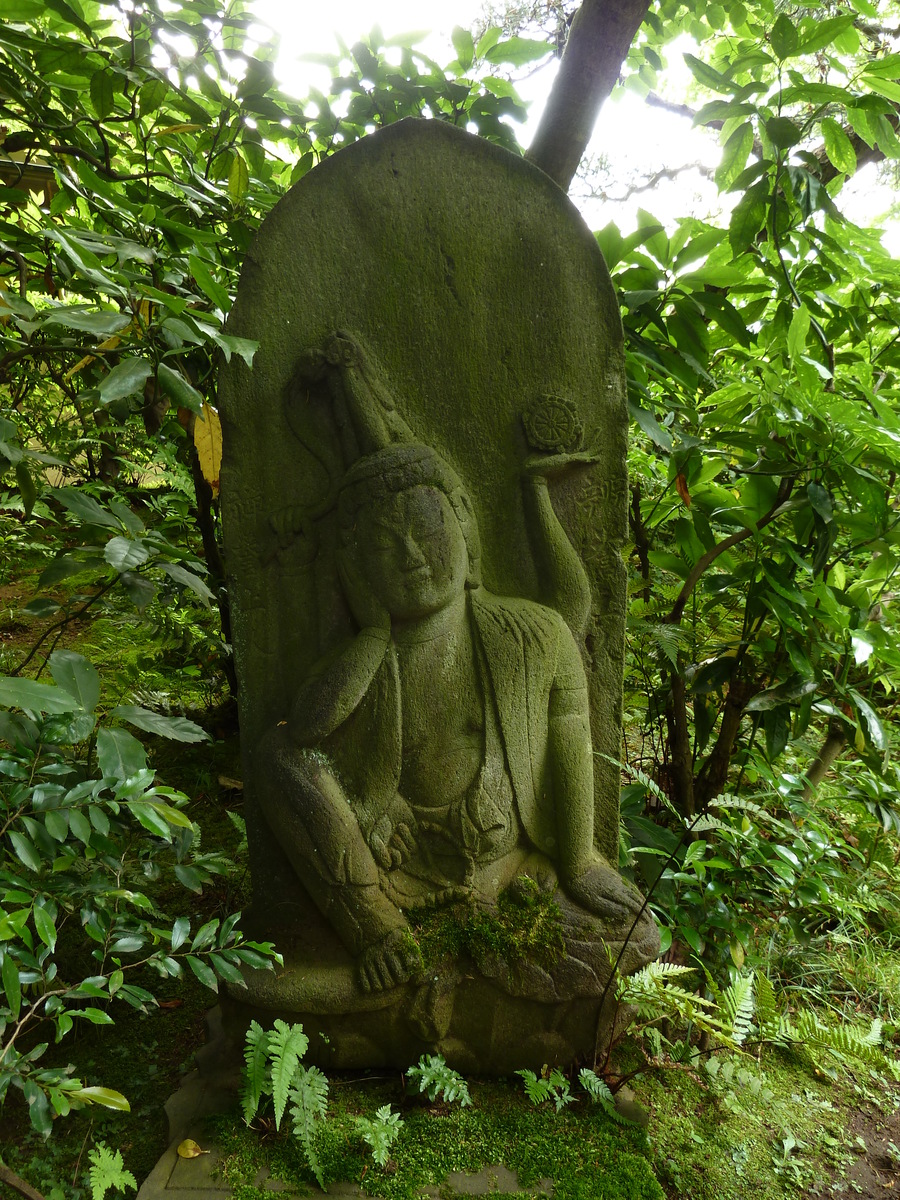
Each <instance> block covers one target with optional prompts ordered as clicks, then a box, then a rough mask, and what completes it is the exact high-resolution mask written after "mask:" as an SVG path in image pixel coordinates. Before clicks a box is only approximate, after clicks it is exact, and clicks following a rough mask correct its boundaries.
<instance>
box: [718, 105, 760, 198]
mask: <svg viewBox="0 0 900 1200" xmlns="http://www.w3.org/2000/svg"><path fill="white" fill-rule="evenodd" d="M752 149H753V126H752V125H751V124H750V122H749V121H747V122H745V123H744V124H743V125H739V126H738V128H737V129H735V131H734V133H732V134H731V136H730V137H729V139H728V141H727V142H726V143H725V145H724V146H723V147H722V161H721V162H720V163H719V165H718V167H717V168H716V183H717V184H718V186H719V188H720V189H721V190H722V191H725V192H727V191H728V189H729V188H730V187H731V185H732V184H733V183H734V181H735V180H736V179H737V177H738V175H740V173H741V171H743V169H744V167H745V166H746V165H747V159H748V158H749V156H750V151H751V150H752Z"/></svg>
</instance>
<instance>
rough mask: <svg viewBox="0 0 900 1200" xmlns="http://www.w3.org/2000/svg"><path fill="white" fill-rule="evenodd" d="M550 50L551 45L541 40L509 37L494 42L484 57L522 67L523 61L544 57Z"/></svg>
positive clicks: (488, 59) (494, 61)
mask: <svg viewBox="0 0 900 1200" xmlns="http://www.w3.org/2000/svg"><path fill="white" fill-rule="evenodd" d="M552 50H553V47H552V46H549V45H548V44H547V43H546V42H543V41H535V40H534V39H532V38H521V37H511V38H507V39H506V40H505V41H502V42H496V43H495V44H494V45H493V46H491V48H490V49H489V50H488V51H487V52H486V53H485V55H484V58H485V60H486V61H487V62H489V63H511V64H512V66H514V67H522V66H524V65H525V63H530V62H535V61H536V60H537V59H539V58H546V57H547V55H548V54H550V53H552Z"/></svg>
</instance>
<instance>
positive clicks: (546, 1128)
mask: <svg viewBox="0 0 900 1200" xmlns="http://www.w3.org/2000/svg"><path fill="white" fill-rule="evenodd" d="M623 1049H624V1062H623V1064H622V1065H623V1066H629V1065H631V1062H630V1060H631V1056H633V1055H634V1053H635V1050H634V1047H629V1046H628V1044H627V1043H626V1045H625V1046H624V1048H623ZM635 1061H636V1060H635ZM740 1068H741V1069H742V1070H747V1071H748V1072H749V1074H750V1075H751V1076H753V1077H756V1078H758V1079H761V1080H762V1081H763V1083H764V1085H765V1088H766V1098H765V1099H764V1100H763V1099H760V1097H759V1096H758V1095H757V1096H754V1095H753V1093H752V1091H751V1090H750V1088H749V1087H748V1086H747V1085H746V1084H742V1083H741V1082H739V1081H738V1078H737V1073H736V1074H735V1076H734V1077H733V1079H732V1080H731V1082H730V1083H728V1084H726V1083H723V1082H722V1081H721V1080H717V1081H711V1080H710V1079H709V1077H708V1075H707V1073H706V1071H705V1070H704V1069H702V1068H701V1069H699V1070H698V1071H693V1070H690V1071H687V1070H681V1069H678V1068H677V1067H672V1068H671V1069H668V1070H662V1071H655V1072H651V1073H648V1074H646V1075H643V1076H640V1077H639V1078H638V1079H637V1080H635V1081H634V1091H635V1096H636V1100H637V1102H638V1103H639V1105H640V1106H641V1107H643V1108H644V1109H645V1111H646V1112H647V1115H648V1117H649V1122H648V1125H647V1128H646V1130H645V1129H644V1128H642V1127H639V1126H635V1125H629V1126H623V1125H620V1124H618V1123H617V1122H615V1121H613V1120H612V1119H610V1117H608V1116H607V1115H606V1114H605V1113H604V1112H603V1110H602V1109H600V1108H599V1107H597V1106H595V1105H593V1104H592V1103H591V1102H590V1101H589V1100H588V1099H587V1097H586V1096H585V1095H584V1094H583V1093H581V1094H579V1098H578V1099H577V1100H576V1101H575V1102H574V1103H573V1104H572V1105H570V1106H569V1107H566V1108H564V1109H563V1110H562V1111H561V1112H556V1111H555V1110H554V1107H553V1105H552V1104H545V1105H543V1106H540V1107H535V1106H533V1105H532V1104H531V1103H530V1102H529V1101H528V1100H527V1098H526V1097H525V1094H524V1090H523V1087H522V1085H521V1083H520V1081H519V1080H518V1079H511V1080H500V1081H494V1082H490V1083H489V1082H473V1083H471V1084H470V1089H471V1094H472V1100H473V1106H472V1107H471V1108H465V1109H461V1108H458V1107H456V1106H451V1105H447V1104H443V1103H437V1104H429V1103H428V1102H427V1101H425V1100H424V1099H423V1098H421V1097H419V1096H417V1095H412V1094H410V1093H409V1092H408V1091H407V1090H405V1089H404V1087H403V1079H402V1077H400V1076H399V1075H396V1074H394V1075H393V1076H392V1077H390V1078H380V1079H378V1078H373V1079H371V1080H368V1081H360V1080H359V1079H358V1078H357V1079H353V1080H346V1079H344V1078H341V1077H339V1076H338V1077H335V1078H333V1079H332V1081H331V1094H330V1104H329V1114H328V1117H327V1118H326V1120H325V1122H324V1123H322V1124H321V1125H320V1126H319V1132H318V1134H317V1140H316V1149H317V1153H318V1155H319V1158H320V1161H321V1164H322V1167H323V1170H324V1174H325V1178H326V1182H328V1183H331V1182H335V1181H338V1180H344V1181H350V1182H356V1183H358V1184H359V1185H360V1186H361V1187H362V1189H363V1190H364V1191H365V1192H366V1193H367V1194H369V1195H371V1196H377V1197H383V1198H384V1200H414V1198H417V1197H419V1196H421V1195H422V1194H423V1189H425V1188H429V1187H431V1188H437V1189H438V1191H440V1185H441V1183H442V1182H443V1181H444V1180H445V1179H446V1178H447V1176H448V1175H450V1174H451V1173H454V1172H466V1173H471V1172H476V1171H478V1170H480V1169H481V1168H483V1167H485V1166H486V1165H491V1164H497V1163H500V1164H502V1165H503V1166H505V1167H507V1168H508V1169H510V1170H513V1171H516V1172H518V1176H519V1183H520V1186H521V1187H522V1189H523V1190H522V1192H521V1193H520V1194H521V1195H522V1196H537V1195H541V1194H544V1193H543V1190H542V1184H541V1181H542V1180H545V1179H549V1180H551V1181H552V1183H553V1195H554V1196H556V1197H557V1198H559V1200H581V1198H585V1200H586V1198H588V1197H591V1198H594V1200H619V1198H620V1197H621V1198H626V1197H627V1198H631V1197H634V1198H638V1197H641V1198H643V1197H648V1198H649V1197H663V1196H667V1197H685V1198H688V1200H739V1198H743V1197H745V1196H747V1195H748V1194H749V1193H750V1192H752V1194H753V1196H754V1200H782V1198H785V1197H792V1196H800V1195H803V1196H806V1195H808V1196H841V1195H848V1196H862V1197H873V1198H874V1197H880V1196H882V1195H885V1196H886V1195H890V1190H889V1185H890V1184H891V1183H892V1182H893V1181H900V1154H898V1158H897V1160H894V1159H893V1157H892V1156H893V1151H892V1149H891V1146H892V1144H893V1145H896V1144H897V1142H896V1139H897V1137H898V1135H900V1125H898V1111H897V1110H898V1102H900V1092H898V1091H897V1089H896V1088H891V1087H886V1086H885V1084H884V1082H883V1081H880V1082H879V1081H876V1080H875V1079H873V1078H871V1077H869V1076H866V1077H864V1078H863V1077H860V1078H855V1077H853V1076H851V1075H849V1074H847V1075H845V1076H844V1077H843V1078H842V1079H837V1080H832V1079H829V1078H827V1077H826V1076H825V1075H823V1074H822V1073H820V1072H818V1071H817V1070H816V1069H815V1068H814V1067H812V1066H811V1065H809V1064H805V1063H803V1062H801V1061H799V1060H798V1059H796V1058H794V1057H791V1056H788V1055H786V1054H783V1053H780V1052H775V1051H770V1052H767V1053H766V1054H765V1055H764V1056H763V1058H762V1061H761V1062H759V1063H757V1062H756V1061H755V1060H754V1059H753V1058H747V1059H746V1060H744V1061H742V1063H741V1065H740ZM573 1092H580V1089H578V1088H577V1086H576V1087H575V1088H573ZM769 1092H771V1093H772V1094H771V1096H770V1095H769ZM385 1104H390V1105H391V1106H392V1108H393V1110H394V1111H396V1112H399V1113H400V1114H401V1115H402V1117H403V1122H404V1124H403V1127H402V1131H401V1133H400V1136H399V1138H398V1139H397V1141H396V1142H395V1143H394V1145H393V1147H392V1150H391V1159H390V1161H389V1162H388V1163H387V1165H386V1166H385V1167H378V1166H377V1165H376V1164H375V1163H374V1162H373V1159H372V1157H371V1154H370V1153H369V1151H368V1148H367V1146H366V1145H365V1143H364V1142H363V1139H362V1137H361V1136H360V1134H359V1132H358V1130H357V1128H356V1125H355V1119H356V1117H358V1116H369V1117H371V1116H372V1115H373V1114H374V1112H375V1110H376V1109H377V1108H379V1107H380V1106H381V1105H385ZM287 1125H289V1121H288V1120H286V1121H285V1126H287ZM285 1126H283V1127H282V1132H281V1133H276V1132H275V1129H274V1121H273V1120H272V1119H266V1118H263V1119H262V1120H260V1121H259V1122H257V1124H256V1125H255V1126H254V1127H253V1128H248V1127H247V1126H245V1125H244V1124H243V1122H242V1121H241V1119H240V1117H239V1115H238V1114H237V1113H236V1112H235V1114H234V1116H232V1117H221V1118H217V1119H216V1121H215V1122H214V1123H213V1124H211V1126H210V1130H209V1136H210V1139H211V1140H215V1142H216V1144H217V1145H218V1146H219V1148H220V1150H221V1151H222V1152H223V1154H224V1156H225V1157H224V1161H223V1165H222V1177H223V1179H224V1180H225V1181H226V1182H227V1183H228V1184H230V1185H231V1186H232V1187H233V1188H234V1189H235V1193H234V1194H235V1197H236V1198H237V1200H263V1197H264V1196H265V1195H266V1194H271V1193H266V1192H265V1191H264V1190H263V1189H262V1188H261V1187H259V1186H254V1180H256V1179H257V1178H258V1176H259V1172H260V1170H261V1169H263V1168H265V1169H266V1170H267V1171H268V1173H269V1176H270V1178H271V1179H273V1180H279V1181H281V1182H282V1183H283V1184H284V1185H285V1186H288V1187H290V1188H291V1189H293V1190H296V1191H298V1192H301V1193H302V1192H303V1191H304V1190H305V1189H307V1188H309V1189H312V1188H313V1186H314V1179H313V1175H312V1173H311V1172H310V1170H309V1168H308V1166H307V1164H306V1160H305V1156H304V1154H303V1151H302V1149H301V1147H300V1145H299V1143H298V1142H296V1141H295V1140H294V1139H293V1137H292V1136H291V1135H290V1134H289V1133H287V1132H285ZM884 1188H888V1190H886V1191H884V1190H883V1189H884ZM432 1194H434V1193H432Z"/></svg>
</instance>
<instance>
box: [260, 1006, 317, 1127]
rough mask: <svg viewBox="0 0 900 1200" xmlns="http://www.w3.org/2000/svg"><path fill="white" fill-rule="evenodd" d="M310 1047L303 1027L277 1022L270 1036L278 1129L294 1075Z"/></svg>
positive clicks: (270, 1055)
mask: <svg viewBox="0 0 900 1200" xmlns="http://www.w3.org/2000/svg"><path fill="white" fill-rule="evenodd" d="M308 1046H309V1038H308V1037H307V1036H306V1034H305V1033H304V1032H303V1026H302V1025H288V1024H287V1022H286V1021H278V1020H276V1022H275V1029H274V1032H272V1033H270V1034H269V1059H270V1061H271V1064H272V1099H273V1101H274V1103H275V1128H276V1129H280V1128H281V1118H282V1117H283V1116H284V1106H285V1105H286V1104H287V1098H288V1092H289V1091H290V1088H291V1084H292V1083H293V1082H294V1073H295V1072H296V1070H297V1067H298V1065H299V1063H300V1059H301V1058H302V1057H303V1055H304V1054H305V1053H306V1050H307V1047H308Z"/></svg>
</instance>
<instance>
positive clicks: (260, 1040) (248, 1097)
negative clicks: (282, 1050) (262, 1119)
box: [241, 1021, 271, 1125]
mask: <svg viewBox="0 0 900 1200" xmlns="http://www.w3.org/2000/svg"><path fill="white" fill-rule="evenodd" d="M268 1054H269V1035H268V1034H267V1033H266V1032H265V1030H264V1029H263V1028H262V1026H261V1025H260V1024H259V1022H257V1021H251V1022H250V1028H249V1029H248V1030H247V1037H246V1041H245V1044H244V1062H245V1064H246V1065H245V1067H244V1082H243V1085H242V1087H241V1107H242V1110H243V1116H244V1121H245V1122H246V1123H247V1124H248V1125H249V1124H250V1122H251V1121H252V1120H253V1118H254V1117H255V1116H256V1113H257V1110H258V1109H259V1102H260V1099H261V1098H262V1095H263V1092H270V1091H271V1084H270V1082H269V1073H268Z"/></svg>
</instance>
